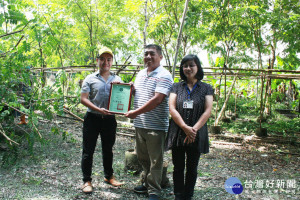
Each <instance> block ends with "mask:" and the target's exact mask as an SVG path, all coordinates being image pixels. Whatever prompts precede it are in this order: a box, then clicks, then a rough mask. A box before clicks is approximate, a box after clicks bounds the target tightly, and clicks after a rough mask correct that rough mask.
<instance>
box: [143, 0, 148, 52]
mask: <svg viewBox="0 0 300 200" xmlns="http://www.w3.org/2000/svg"><path fill="white" fill-rule="evenodd" d="M147 4H148V0H145V14H144V16H145V26H144V31H143V35H144V48H145V47H146V45H147V42H146V39H147V27H148V23H149V19H148V17H147Z"/></svg>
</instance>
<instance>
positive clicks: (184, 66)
mask: <svg viewBox="0 0 300 200" xmlns="http://www.w3.org/2000/svg"><path fill="white" fill-rule="evenodd" d="M196 66H197V65H182V67H183V68H185V69H186V68H188V67H190V68H193V67H196Z"/></svg>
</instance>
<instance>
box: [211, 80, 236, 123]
mask: <svg viewBox="0 0 300 200" xmlns="http://www.w3.org/2000/svg"><path fill="white" fill-rule="evenodd" d="M236 78H237V76H235V77H234V79H233V82H232V85H231V87H230V89H229V91H228V95H227V98H226V100H225V102H224V104H223V107H222V109H221V111H220V113H219V116H218V118H217V120H216V121H215V126H217V125H218V123H219V121H220V119H221V117H222V115H223V113H224V111H225V108H226V106H227V103H228V101H229V97H230V94H231V92H232V89H233V86H234V84H235V82H236Z"/></svg>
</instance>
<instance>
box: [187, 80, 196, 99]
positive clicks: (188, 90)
mask: <svg viewBox="0 0 300 200" xmlns="http://www.w3.org/2000/svg"><path fill="white" fill-rule="evenodd" d="M196 86H197V83H196V84H195V85H194V87H193V89H192V91H190V89H189V88H188V86H187V85H186V86H185V88H186V91H187V93H188V99H189V100H190V99H191V93H192V92H193V90H194V89H195V88H196Z"/></svg>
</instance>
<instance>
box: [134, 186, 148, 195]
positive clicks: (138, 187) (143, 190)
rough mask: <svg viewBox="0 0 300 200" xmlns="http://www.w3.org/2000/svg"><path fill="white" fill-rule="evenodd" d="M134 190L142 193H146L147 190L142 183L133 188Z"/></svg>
mask: <svg viewBox="0 0 300 200" xmlns="http://www.w3.org/2000/svg"><path fill="white" fill-rule="evenodd" d="M133 190H134V192H136V193H139V194H144V193H147V192H148V190H147V188H146V187H145V186H144V185H139V186H136V187H135V188H133Z"/></svg>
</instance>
